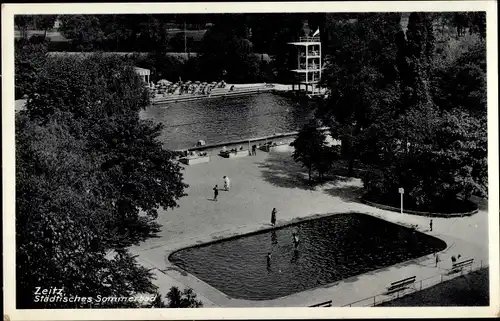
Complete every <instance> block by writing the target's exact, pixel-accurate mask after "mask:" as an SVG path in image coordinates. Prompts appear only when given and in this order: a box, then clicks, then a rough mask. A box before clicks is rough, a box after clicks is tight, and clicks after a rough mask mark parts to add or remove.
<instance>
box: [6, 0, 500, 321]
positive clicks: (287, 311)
mask: <svg viewBox="0 0 500 321" xmlns="http://www.w3.org/2000/svg"><path fill="white" fill-rule="evenodd" d="M363 11H369V12H389V11H392V12H405V11H406V12H408V11H486V12H487V80H488V88H487V90H488V137H489V139H488V151H489V153H488V170H489V172H488V178H489V195H490V198H489V207H488V208H489V212H490V213H491V215H489V222H488V224H489V244H490V248H489V250H490V253H489V258H490V262H489V266H490V304H491V305H490V307H477V308H476V307H474V308H382V307H380V308H250V309H247V308H204V309H116V310H113V309H103V310H100V309H99V310H98V309H94V310H87V309H85V310H83V309H82V310H16V309H15V305H14V304H15V265H14V262H15V246H14V241H15V233H14V231H15V188H14V187H15V168H14V166H15V156H14V150H15V149H14V50H13V44H14V42H13V36H14V19H13V16H14V14H43V13H45V14H71V13H75V14H76V13H80V14H81V13H87V14H91V13H115V14H117V13H195V12H196V13H228V12H363ZM497 57H498V44H497V4H496V1H491V0H490V1H401V2H396V1H394V2H383V1H380V2H307V3H306V2H264V3H258V2H247V3H243V2H240V3H155V4H151V3H127V4H117V3H113V4H106V3H101V4H97V3H92V4H85V3H79V4H2V70H3V75H2V92H3V99H2V143H3V153H2V154H3V159H2V167H3V168H2V171H3V235H4V239H3V241H4V242H3V250H4V253H3V254H4V265H3V268H4V289H5V292H4V311H5V314H4V320H5V317H7V318H9V319H10V320H105V319H109V320H117V319H122V320H137V319H150V320H161V319H165V318H168V319H170V320H180V319H191V320H193V319H207V320H208V319H263V318H267V319H269V318H280V319H298V318H318V319H324V318H360V317H365V318H367V317H370V318H382V317H384V318H395V317H406V318H419V317H436V318H444V317H493V316H499V315H500V295H499V285H500V282H499V275H500V269H499V243H500V241H499V225H500V224H499V215H498V213H499V204H498V195H499V189H498V177H499V172H498V73H497V71H498V61H497Z"/></svg>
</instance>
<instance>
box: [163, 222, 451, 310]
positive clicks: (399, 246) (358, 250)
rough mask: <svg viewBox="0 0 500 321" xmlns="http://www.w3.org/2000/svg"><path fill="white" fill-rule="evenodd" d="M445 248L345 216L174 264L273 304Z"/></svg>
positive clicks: (177, 257) (214, 248) (183, 253)
mask: <svg viewBox="0 0 500 321" xmlns="http://www.w3.org/2000/svg"><path fill="white" fill-rule="evenodd" d="M294 232H296V233H298V235H299V239H300V244H299V246H298V248H297V250H295V249H294V245H293V242H292V234H293V233H294ZM445 248H446V243H445V242H443V241H441V240H439V239H437V238H435V237H432V236H429V235H426V234H423V233H420V232H417V231H412V230H411V229H408V228H406V227H402V226H400V225H397V224H394V223H390V222H387V221H385V220H382V219H379V218H376V217H373V216H370V215H366V214H360V213H345V214H335V215H331V216H328V217H323V218H319V219H313V220H308V221H304V222H300V223H296V224H293V225H290V226H285V227H281V228H277V229H276V230H275V231H263V232H258V233H255V234H251V235H245V236H242V237H238V238H233V239H228V240H222V241H218V242H214V243H210V244H206V245H201V246H195V247H191V248H187V249H182V250H179V251H177V252H174V253H173V254H171V255H170V257H169V260H170V261H171V262H172V263H173V264H174V265H176V266H178V267H180V268H182V269H184V270H186V271H187V272H189V273H191V274H193V275H195V276H196V277H198V278H199V279H201V280H203V281H204V282H206V283H208V284H210V285H211V286H213V287H215V288H217V289H218V290H220V291H222V292H224V293H225V294H227V295H229V296H231V297H233V298H238V299H247V300H271V299H276V298H279V297H283V296H286V295H290V294H293V293H297V292H301V291H305V290H309V289H312V288H315V287H318V286H322V285H326V284H330V283H333V282H336V281H339V280H342V279H345V278H349V277H352V276H355V275H359V274H362V273H366V272H369V271H373V270H376V269H380V268H383V267H387V266H391V265H394V264H397V263H400V262H403V261H407V260H410V259H414V258H417V257H421V256H424V255H428V254H431V253H434V252H437V251H441V250H443V249H445ZM268 253H271V260H270V264H269V265H268V264H267V254H268Z"/></svg>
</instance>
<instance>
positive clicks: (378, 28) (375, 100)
mask: <svg viewBox="0 0 500 321" xmlns="http://www.w3.org/2000/svg"><path fill="white" fill-rule="evenodd" d="M329 17H330V21H329V25H330V27H331V28H333V29H334V31H335V32H333V31H332V32H330V33H329V35H328V36H329V38H330V39H331V40H332V42H333V43H334V44H338V45H331V48H330V50H331V55H332V57H331V58H332V59H331V60H332V63H330V64H329V65H328V66H327V69H326V70H325V72H324V74H323V79H322V82H323V85H324V86H326V87H327V88H328V90H329V99H328V101H327V102H326V104H324V105H321V106H320V107H319V108H318V111H317V116H318V117H319V118H321V119H322V120H323V121H324V122H325V124H327V125H328V126H329V127H330V128H331V132H332V135H333V136H334V137H336V138H339V139H341V140H342V147H343V150H344V155H345V156H347V158H348V159H349V169H348V175H349V176H351V175H352V173H353V164H354V160H355V158H356V157H357V150H359V149H362V148H363V146H361V145H359V144H360V141H359V139H358V136H359V135H361V133H362V131H363V129H364V128H366V127H367V126H369V124H370V123H371V122H372V121H373V119H374V117H375V116H376V115H378V114H379V113H380V111H379V109H380V108H388V106H389V107H390V106H392V108H394V106H393V105H394V101H397V100H398V98H399V96H398V90H397V83H396V81H397V78H398V74H397V69H395V67H394V66H395V61H396V46H395V39H394V38H395V36H396V34H397V33H398V32H399V31H400V30H401V26H400V22H399V19H400V18H399V16H398V15H395V14H370V15H368V14H367V15H359V16H358V19H359V20H358V21H357V22H350V21H348V20H346V19H345V17H344V16H340V17H339V18H338V20H337V21H336V22H335V23H334V20H333V18H332V16H329ZM358 145H359V146H358Z"/></svg>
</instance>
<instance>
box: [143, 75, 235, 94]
mask: <svg viewBox="0 0 500 321" xmlns="http://www.w3.org/2000/svg"><path fill="white" fill-rule="evenodd" d="M226 86H227V84H226V82H225V81H224V80H222V81H220V82H216V81H214V82H211V83H208V82H201V81H190V80H189V81H186V82H183V81H182V80H179V81H178V82H176V83H173V82H170V81H168V80H165V79H162V80H160V81H158V82H157V83H156V84H155V83H153V82H151V83H150V85H149V88H150V92H151V95H152V96H153V98H158V97H168V96H173V95H186V94H190V95H210V93H211V92H212V90H213V89H215V88H226Z"/></svg>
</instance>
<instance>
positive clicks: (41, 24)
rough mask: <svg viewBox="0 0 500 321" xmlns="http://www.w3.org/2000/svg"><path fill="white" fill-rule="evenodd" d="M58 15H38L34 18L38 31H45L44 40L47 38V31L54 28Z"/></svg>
mask: <svg viewBox="0 0 500 321" xmlns="http://www.w3.org/2000/svg"><path fill="white" fill-rule="evenodd" d="M56 20H57V15H36V16H34V24H35V25H36V28H37V29H41V30H43V39H44V40H45V38H46V37H47V31H48V30H49V29H52V28H54V24H55V23H56Z"/></svg>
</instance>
